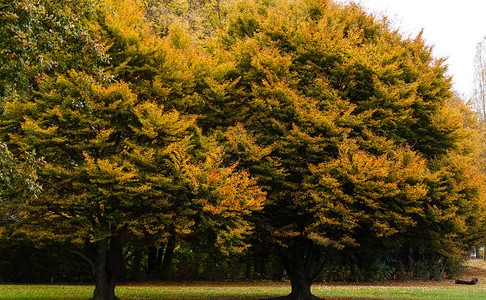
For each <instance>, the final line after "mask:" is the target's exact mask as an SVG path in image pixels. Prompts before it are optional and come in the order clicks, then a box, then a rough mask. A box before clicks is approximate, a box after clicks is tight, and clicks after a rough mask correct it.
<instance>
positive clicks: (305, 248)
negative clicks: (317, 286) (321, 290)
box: [274, 241, 321, 300]
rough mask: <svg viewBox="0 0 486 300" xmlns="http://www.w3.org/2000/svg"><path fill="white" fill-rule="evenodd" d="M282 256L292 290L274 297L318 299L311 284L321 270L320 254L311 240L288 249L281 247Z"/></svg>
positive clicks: (301, 299) (297, 299)
mask: <svg viewBox="0 0 486 300" xmlns="http://www.w3.org/2000/svg"><path fill="white" fill-rule="evenodd" d="M280 257H281V259H282V262H283V264H284V267H285V270H286V272H287V274H288V276H289V278H290V284H291V287H292V291H291V293H290V294H289V295H287V296H284V297H279V298H274V299H285V300H287V299H288V300H316V299H321V298H318V297H316V296H314V295H312V293H311V285H312V283H313V282H314V280H315V278H316V277H317V275H318V273H319V272H320V267H318V266H317V265H318V262H319V260H320V254H319V252H318V250H317V248H316V247H315V246H314V245H313V244H312V242H310V241H303V242H302V243H301V244H296V245H294V246H293V247H291V248H288V249H281V251H280Z"/></svg>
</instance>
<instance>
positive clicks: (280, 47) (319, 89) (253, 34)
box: [198, 1, 484, 299]
mask: <svg viewBox="0 0 486 300" xmlns="http://www.w3.org/2000/svg"><path fill="white" fill-rule="evenodd" d="M231 11H232V12H233V13H232V14H231V15H230V17H229V19H228V21H227V29H226V31H225V32H224V33H222V34H221V35H220V36H218V38H217V39H216V40H213V41H212V42H211V43H209V45H208V49H209V51H210V52H211V54H212V55H213V57H214V58H215V59H216V60H217V63H216V65H217V67H215V68H213V70H214V72H213V76H214V77H213V78H214V79H213V80H212V81H211V80H208V81H207V84H208V88H207V90H206V94H205V97H206V101H205V105H206V106H205V107H203V112H205V113H204V114H202V116H201V117H200V118H199V119H198V124H200V126H201V127H202V128H203V129H205V130H211V128H216V131H217V132H220V139H221V140H222V141H225V142H226V145H227V146H226V147H227V148H226V150H227V152H228V154H230V155H231V156H228V157H238V159H240V165H241V166H244V167H245V168H249V169H250V171H251V173H252V174H253V175H254V176H257V177H258V178H259V184H260V185H261V186H263V187H264V188H265V190H266V191H267V201H266V203H265V208H264V210H263V211H262V212H261V213H256V214H254V216H255V220H256V222H257V224H258V225H257V231H256V233H255V234H256V238H258V239H259V241H260V242H261V243H264V244H265V245H267V247H268V248H272V249H274V250H275V251H277V253H279V256H280V257H281V259H282V261H283V263H284V266H285V269H286V271H287V274H288V275H289V277H290V280H291V285H292V292H291V294H290V295H289V296H287V297H286V298H288V299H314V298H315V297H314V296H312V295H311V292H310V285H311V283H312V281H313V280H314V279H315V278H316V276H317V272H319V271H320V269H321V268H320V267H319V261H321V262H322V260H323V259H325V258H326V256H328V254H329V253H333V252H330V251H331V249H338V250H340V249H344V248H348V249H349V248H354V247H358V246H361V247H363V248H365V247H367V246H370V245H372V244H374V243H379V244H380V245H382V246H384V247H387V248H388V249H398V248H400V247H403V246H405V245H407V244H409V243H413V244H414V245H426V247H428V249H436V250H437V251H439V252H440V253H441V254H442V255H448V254H449V253H454V252H457V251H460V250H461V243H460V237H461V235H463V234H466V233H467V232H469V230H471V229H472V228H476V226H477V225H478V224H479V223H480V222H481V221H482V219H483V213H484V195H483V187H482V183H481V182H482V179H481V174H480V173H479V172H477V171H476V170H477V168H476V166H475V165H474V163H471V164H469V163H470V162H471V160H470V158H471V153H472V150H471V148H470V147H469V146H465V145H464V144H463V142H464V141H466V140H467V139H468V135H469V134H470V132H469V131H468V130H467V129H464V128H463V126H462V123H461V116H460V114H458V113H457V111H456V110H454V109H453V108H452V107H451V106H448V105H447V102H448V100H449V99H451V98H452V93H451V85H450V79H449V78H447V77H445V75H444V72H445V66H444V65H443V61H442V60H436V59H434V58H433V57H432V55H431V49H430V48H429V47H427V46H426V45H425V43H424V41H423V40H422V39H421V37H420V36H418V37H417V38H415V39H404V38H403V37H401V36H400V35H399V34H398V33H397V32H395V31H392V30H390V29H389V27H388V25H387V24H386V22H385V21H379V20H376V19H374V18H373V17H372V16H369V15H367V14H366V13H364V12H363V10H362V9H361V8H360V7H358V6H355V5H351V6H344V7H341V6H339V5H336V4H334V3H333V2H332V1H317V2H316V1H297V2H295V1H271V2H268V1H266V2H260V1H255V2H252V1H247V2H245V3H242V2H239V3H237V4H236V6H235V7H234V8H233V9H232V10H231ZM363 248H360V249H363ZM356 249H358V248H356ZM326 253H327V255H326Z"/></svg>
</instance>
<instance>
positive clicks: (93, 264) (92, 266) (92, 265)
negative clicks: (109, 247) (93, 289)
mask: <svg viewBox="0 0 486 300" xmlns="http://www.w3.org/2000/svg"><path fill="white" fill-rule="evenodd" d="M70 252H71V253H74V254H77V255H79V256H81V257H82V258H83V259H84V260H86V261H87V262H88V263H89V264H90V265H91V270H92V271H93V274H96V265H95V263H94V261H93V260H92V259H89V257H87V256H86V255H84V254H83V253H81V252H79V251H75V250H71V251H70Z"/></svg>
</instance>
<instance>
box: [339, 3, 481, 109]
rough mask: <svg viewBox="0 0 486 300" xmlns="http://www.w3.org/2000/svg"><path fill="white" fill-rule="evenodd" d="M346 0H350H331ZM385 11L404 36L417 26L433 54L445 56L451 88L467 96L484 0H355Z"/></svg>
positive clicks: (411, 33)
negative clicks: (452, 86)
mask: <svg viewBox="0 0 486 300" xmlns="http://www.w3.org/2000/svg"><path fill="white" fill-rule="evenodd" d="M335 2H337V3H349V2H353V1H350V0H335ZM354 2H356V3H359V4H361V5H362V6H363V7H365V8H366V9H368V10H369V11H370V12H372V13H374V14H375V15H378V16H381V15H383V14H384V15H386V16H388V19H389V20H390V21H392V23H393V24H394V25H395V26H394V27H397V28H399V30H400V32H401V33H402V34H404V35H405V36H409V35H412V36H416V35H417V34H418V33H419V32H420V30H421V29H423V30H424V32H423V38H424V39H425V41H426V43H427V44H428V45H432V46H434V49H433V54H434V56H435V57H445V58H447V61H446V64H448V65H449V75H451V76H452V77H453V82H454V89H455V90H457V91H458V92H459V94H461V95H463V96H464V97H465V98H466V99H465V100H467V99H468V98H469V97H470V96H471V94H472V89H473V76H474V56H475V54H476V45H477V43H478V42H480V41H481V40H482V39H483V38H484V37H485V36H486V0H461V1H456V0H356V1H354Z"/></svg>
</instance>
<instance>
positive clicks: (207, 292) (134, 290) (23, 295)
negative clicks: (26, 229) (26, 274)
mask: <svg viewBox="0 0 486 300" xmlns="http://www.w3.org/2000/svg"><path fill="white" fill-rule="evenodd" d="M289 291H290V287H289V286H288V285H287V284H280V283H269V282H262V283H258V282H257V283H243V284H229V283H223V284H220V285H218V284H215V283H211V284H208V283H200V284H187V285H183V284H180V285H174V284H161V285H158V284H157V285H122V286H119V287H117V289H116V292H117V295H118V297H120V298H121V299H214V300H216V299H227V300H229V299H234V300H236V299H260V298H265V297H272V296H279V295H280V296H282V295H286V294H287V293H288V292H289ZM92 292H93V286H74V285H0V299H88V298H89V297H90V296H91V294H92ZM313 292H314V294H316V295H318V296H321V297H326V298H330V299H486V284H484V283H483V284H481V283H480V284H478V285H475V286H462V285H454V284H452V283H450V282H449V283H439V284H429V283H420V282H413V283H407V284H406V285H403V284H399V285H393V284H390V283H387V284H386V285H383V286H377V285H331V286H330V285H315V286H314V289H313Z"/></svg>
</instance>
